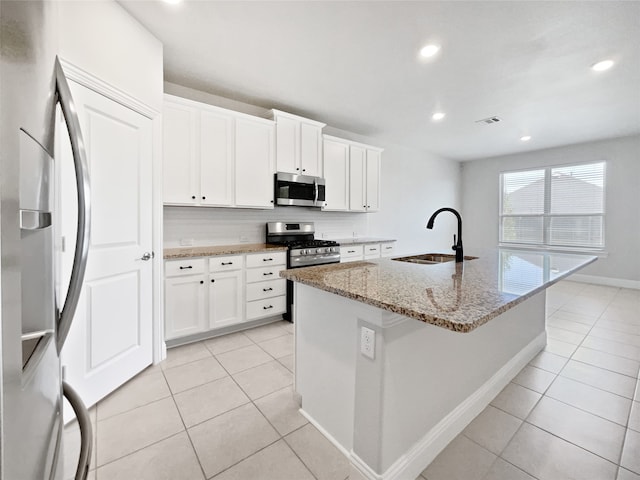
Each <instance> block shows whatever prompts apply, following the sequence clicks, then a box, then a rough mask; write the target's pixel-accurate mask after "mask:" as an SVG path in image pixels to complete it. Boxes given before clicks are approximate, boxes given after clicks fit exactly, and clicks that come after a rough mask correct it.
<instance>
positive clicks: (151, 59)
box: [59, 0, 163, 111]
mask: <svg viewBox="0 0 640 480" xmlns="http://www.w3.org/2000/svg"><path fill="white" fill-rule="evenodd" d="M59 7H60V8H59V22H60V56H61V57H62V58H63V59H65V60H67V61H68V62H71V63H72V64H74V65H75V66H77V67H80V68H82V69H83V70H85V71H87V72H89V73H91V74H93V75H95V76H96V77H98V78H100V79H101V80H104V81H105V82H107V83H108V84H110V85H112V86H114V87H116V88H118V89H120V90H122V91H124V92H126V93H128V94H129V95H131V96H132V97H134V98H136V99H138V100H139V101H141V102H143V103H145V104H146V105H148V106H150V107H152V108H153V109H155V110H157V111H160V110H161V109H162V78H163V72H162V67H163V59H162V44H161V43H160V41H159V40H158V39H157V38H155V37H154V36H153V35H151V33H149V31H148V30H146V29H145V28H144V27H143V26H142V25H140V24H139V23H138V22H137V21H136V20H135V19H134V18H133V17H131V16H130V15H129V14H128V13H127V12H125V10H124V9H123V8H122V7H121V6H120V5H118V4H117V3H116V2H114V1H111V0H106V1H103V0H95V1H90V2H79V1H60V2H59Z"/></svg>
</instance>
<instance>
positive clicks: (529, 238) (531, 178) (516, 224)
mask: <svg viewBox="0 0 640 480" xmlns="http://www.w3.org/2000/svg"><path fill="white" fill-rule="evenodd" d="M604 182H605V163H604V162H599V163H590V164H582V165H571V166H559V167H547V168H539V169H535V170H524V171H518V172H505V173H502V174H500V189H501V196H500V242H501V243H504V244H521V245H531V246H541V247H562V248H590V249H602V248H604Z"/></svg>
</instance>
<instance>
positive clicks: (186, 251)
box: [163, 243, 287, 260]
mask: <svg viewBox="0 0 640 480" xmlns="http://www.w3.org/2000/svg"><path fill="white" fill-rule="evenodd" d="M286 250H287V247H284V246H280V245H269V244H267V243H240V244H237V245H215V246H209V247H178V248H165V249H164V251H163V258H164V259H165V260H166V259H176V258H191V257H211V256H214V255H238V254H242V253H260V252H273V251H282V252H285V251H286Z"/></svg>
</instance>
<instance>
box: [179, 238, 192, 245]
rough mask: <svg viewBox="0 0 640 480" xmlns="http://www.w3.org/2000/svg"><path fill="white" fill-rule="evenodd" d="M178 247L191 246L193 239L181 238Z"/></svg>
mask: <svg viewBox="0 0 640 480" xmlns="http://www.w3.org/2000/svg"><path fill="white" fill-rule="evenodd" d="M180 245H182V246H183V247H191V246H193V238H181V239H180Z"/></svg>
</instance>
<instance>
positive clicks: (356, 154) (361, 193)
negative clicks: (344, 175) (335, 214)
mask: <svg viewBox="0 0 640 480" xmlns="http://www.w3.org/2000/svg"><path fill="white" fill-rule="evenodd" d="M366 155H367V151H366V149H365V148H364V147H362V146H360V145H351V146H350V147H349V210H351V211H352V212H366V211H367V192H366V188H367V182H366V171H367V160H366V158H367V157H366Z"/></svg>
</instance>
